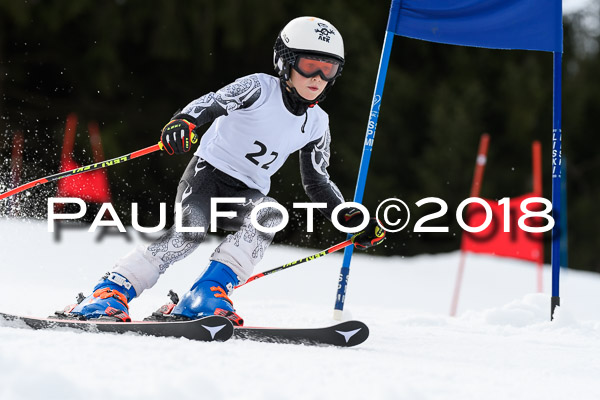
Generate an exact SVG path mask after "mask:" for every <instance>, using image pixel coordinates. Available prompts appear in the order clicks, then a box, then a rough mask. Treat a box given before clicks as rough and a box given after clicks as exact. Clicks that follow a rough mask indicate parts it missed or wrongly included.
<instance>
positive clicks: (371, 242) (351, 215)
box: [338, 207, 385, 250]
mask: <svg viewBox="0 0 600 400" xmlns="http://www.w3.org/2000/svg"><path fill="white" fill-rule="evenodd" d="M363 219H364V214H363V213H362V211H360V210H359V209H358V208H354V207H349V208H346V209H344V210H342V211H341V212H340V213H339V214H338V222H339V223H340V224H341V225H343V226H344V227H346V228H353V227H356V226H359V225H360V224H361V223H362V222H363ZM350 240H352V243H354V247H355V248H357V249H361V250H365V249H368V248H369V247H373V246H377V245H378V244H380V243H381V242H383V241H384V240H385V230H384V229H383V228H381V227H380V226H379V224H378V223H377V219H375V218H371V219H370V220H369V223H368V224H367V226H366V227H365V228H364V229H363V230H361V231H359V232H356V233H355V234H354V235H353V236H352V237H351V238H350Z"/></svg>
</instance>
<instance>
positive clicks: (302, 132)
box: [65, 17, 385, 325]
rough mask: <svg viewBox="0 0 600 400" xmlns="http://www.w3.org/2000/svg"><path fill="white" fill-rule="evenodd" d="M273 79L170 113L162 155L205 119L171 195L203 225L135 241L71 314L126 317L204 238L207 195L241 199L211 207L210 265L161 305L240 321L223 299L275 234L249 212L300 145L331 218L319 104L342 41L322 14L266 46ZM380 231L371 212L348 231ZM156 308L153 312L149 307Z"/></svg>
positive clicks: (263, 217) (176, 314)
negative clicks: (174, 300) (213, 241)
mask: <svg viewBox="0 0 600 400" xmlns="http://www.w3.org/2000/svg"><path fill="white" fill-rule="evenodd" d="M273 63H274V66H275V71H276V73H277V77H275V76H271V75H267V74H262V73H257V74H253V75H249V76H245V77H242V78H240V79H238V80H236V81H235V82H234V83H231V84H229V85H227V86H225V87H224V88H222V89H220V90H218V91H217V92H214V93H213V92H211V93H208V94H206V95H204V96H202V97H200V98H198V99H196V100H194V101H192V102H191V103H189V104H188V105H187V106H185V107H184V108H183V110H181V111H180V112H177V113H176V115H175V116H174V117H173V118H172V120H171V121H170V122H169V123H167V124H166V125H165V127H164V128H163V130H162V134H161V142H162V144H163V146H164V150H166V152H167V153H168V154H169V155H173V154H182V153H186V152H188V151H189V150H190V149H191V147H192V144H193V143H194V142H195V138H196V137H195V129H196V127H198V126H201V125H204V124H209V123H210V124H211V125H210V127H209V128H208V130H207V131H206V133H204V135H203V136H202V139H201V141H200V145H199V146H198V149H197V150H196V152H195V154H194V157H193V158H192V159H191V161H190V163H189V165H188V167H187V169H186V170H185V172H184V173H183V176H182V178H181V181H180V182H179V187H178V191H177V197H176V203H181V214H182V215H180V216H179V217H180V218H181V221H182V224H181V226H183V227H203V228H204V231H203V232H190V231H185V229H179V230H182V231H185V232H178V231H177V229H176V226H173V227H171V228H170V229H169V230H168V231H167V232H166V233H165V234H164V235H163V236H162V237H160V238H159V239H158V240H157V241H156V242H154V243H152V244H150V245H149V246H139V247H138V248H136V249H134V250H133V251H132V252H131V253H129V254H127V255H126V256H124V257H123V258H121V259H120V260H119V261H117V263H116V265H115V267H114V269H113V270H112V272H110V273H108V274H107V275H105V276H104V277H103V278H102V280H101V281H100V282H99V283H98V284H97V285H96V286H95V287H94V288H93V290H92V294H91V295H89V296H88V297H87V298H85V299H84V300H82V301H80V302H79V304H77V305H74V306H72V307H69V308H68V309H66V310H65V314H66V315H67V316H72V317H76V318H86V319H91V318H100V317H103V318H106V317H108V318H111V319H117V320H122V321H129V320H130V318H129V315H128V311H129V308H128V303H129V302H130V301H131V300H132V299H133V298H135V297H137V296H139V295H140V294H141V293H142V292H143V291H144V290H146V289H148V288H150V287H152V286H153V285H154V284H155V283H156V282H157V280H158V278H159V276H160V275H161V274H162V273H164V272H165V270H166V269H167V268H168V267H169V266H171V265H172V264H173V263H175V262H177V261H179V260H182V259H183V258H185V257H187V256H188V255H189V254H191V253H192V252H193V251H194V250H195V249H196V248H197V247H198V246H199V245H200V243H202V241H203V240H204V239H205V237H206V232H207V231H208V229H209V225H210V221H211V204H210V202H211V198H214V197H220V198H240V197H241V198H244V199H245V201H244V202H243V203H231V204H225V205H224V206H223V207H221V208H220V209H219V211H222V210H227V211H234V212H236V216H235V217H232V218H230V217H228V218H219V219H217V223H218V224H219V227H220V228H222V229H225V230H227V231H232V232H233V233H231V234H229V235H228V236H227V237H226V238H225V239H224V240H223V242H222V243H221V244H220V245H219V246H218V247H217V249H216V250H215V251H214V252H213V254H212V256H211V257H210V263H209V265H208V267H207V268H206V270H205V271H204V272H203V273H202V274H201V276H200V277H199V278H198V279H197V280H196V282H194V284H193V285H192V287H191V289H190V290H189V291H188V292H187V293H185V294H184V295H183V296H182V298H181V299H180V301H179V302H178V304H177V305H171V306H170V307H166V308H161V310H162V313H163V314H164V315H168V317H169V318H175V319H196V318H200V317H203V316H207V315H213V314H217V315H223V316H225V317H227V318H229V319H231V320H232V321H233V323H234V324H236V325H242V324H243V320H242V319H241V318H240V317H239V316H238V315H237V314H236V313H235V310H234V308H233V303H232V301H231V300H230V299H229V297H228V296H229V295H230V294H231V292H232V290H233V288H234V287H235V286H236V285H238V284H240V283H243V282H245V281H246V280H247V279H248V278H249V277H250V276H251V275H252V271H253V269H254V267H255V266H256V265H257V264H258V263H259V262H260V260H261V259H262V257H263V254H264V252H265V250H266V248H267V247H268V246H269V244H270V243H271V241H272V239H273V236H274V235H275V234H274V233H267V232H262V231H260V230H257V229H256V228H255V227H254V226H253V224H252V223H251V218H250V213H251V211H252V209H253V208H254V207H256V206H257V205H259V204H262V203H264V202H276V200H275V199H273V198H271V197H269V196H268V195H267V194H268V192H269V188H270V184H271V182H270V178H271V176H272V175H273V174H274V173H275V172H276V171H277V170H278V169H279V168H281V166H282V165H283V163H284V162H285V160H286V159H287V158H288V156H289V155H290V154H292V153H294V152H296V151H300V172H301V176H302V184H303V186H304V189H305V191H306V193H307V195H308V197H309V198H310V200H311V201H312V202H319V203H326V204H327V207H326V208H321V209H320V211H321V212H322V213H323V214H324V215H325V217H327V218H328V219H329V220H331V217H332V211H333V209H334V208H335V207H336V206H338V205H339V204H341V203H343V202H344V199H343V197H342V195H341V193H340V191H339V190H338V188H337V187H336V185H335V184H334V183H333V182H332V181H331V180H330V179H329V174H328V173H327V166H328V165H329V154H330V151H329V145H330V140H331V138H330V133H329V120H328V116H327V114H326V113H325V112H324V111H323V110H322V109H321V107H319V105H318V104H317V103H320V102H321V101H323V99H324V98H325V96H326V94H327V93H328V92H329V90H330V89H331V87H332V86H333V84H334V82H335V80H336V78H338V77H339V76H340V74H341V72H342V68H343V66H344V44H343V41H342V37H341V35H340V33H339V32H338V31H337V29H336V28H335V27H334V26H333V25H332V24H330V23H329V22H327V21H325V20H322V19H319V18H314V17H300V18H296V19H294V20H292V21H290V22H289V23H288V24H287V25H286V26H285V27H284V28H283V30H282V31H281V32H280V34H279V36H278V37H277V39H276V42H275V46H274V55H273ZM281 220H282V214H281V213H280V212H279V211H277V210H276V209H274V208H263V209H262V210H260V212H259V213H258V214H257V222H258V223H259V224H260V225H261V226H263V227H273V226H277V225H279V223H280V222H281ZM338 221H339V222H340V223H341V224H342V225H344V226H346V227H356V226H358V225H360V224H361V223H362V222H363V215H362V213H361V212H360V211H359V210H357V209H355V208H348V209H345V210H342V212H340V213H339V214H338ZM384 238H385V231H383V230H382V229H381V228H379V226H378V224H377V222H376V221H375V219H371V220H369V222H368V225H367V227H366V228H365V229H363V230H362V231H360V232H358V233H356V234H355V235H354V236H353V242H354V245H355V246H356V247H357V248H367V247H371V246H373V245H376V244H379V243H381V242H382V241H383V239H384ZM155 315H156V313H155Z"/></svg>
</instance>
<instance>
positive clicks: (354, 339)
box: [333, 321, 369, 347]
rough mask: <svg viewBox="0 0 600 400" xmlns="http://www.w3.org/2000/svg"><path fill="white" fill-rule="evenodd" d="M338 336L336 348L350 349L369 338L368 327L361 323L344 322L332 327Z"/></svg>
mask: <svg viewBox="0 0 600 400" xmlns="http://www.w3.org/2000/svg"><path fill="white" fill-rule="evenodd" d="M333 330H334V331H335V332H336V333H337V334H339V335H340V336H341V337H339V341H338V346H342V347H352V346H356V345H359V344H361V343H363V342H364V341H365V340H367V339H368V338H369V327H368V326H367V325H366V324H365V323H363V322H361V321H345V322H342V323H340V324H337V325H335V326H334V327H333Z"/></svg>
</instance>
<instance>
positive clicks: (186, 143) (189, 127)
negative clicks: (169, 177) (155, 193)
mask: <svg viewBox="0 0 600 400" xmlns="http://www.w3.org/2000/svg"><path fill="white" fill-rule="evenodd" d="M260 93H261V85H260V81H259V80H258V78H257V77H256V76H255V75H249V76H245V77H243V78H240V79H237V80H236V81H235V82H233V83H230V84H229V85H227V86H225V87H223V88H221V89H219V90H217V91H216V92H210V93H207V94H205V95H204V96H202V97H200V98H198V99H196V100H194V101H192V102H191V103H189V104H188V105H187V106H185V107H184V108H183V110H179V111H177V112H176V113H175V115H174V116H173V118H171V121H170V122H169V123H168V124H167V125H165V127H164V128H163V130H162V133H161V137H160V140H161V143H162V145H163V148H164V149H165V150H166V151H167V153H168V154H169V155H173V154H182V153H186V152H188V151H189V150H190V148H191V145H192V143H195V141H194V140H193V139H195V131H196V128H197V127H199V126H202V125H204V124H207V123H212V122H213V121H214V120H215V119H217V118H218V117H221V116H224V115H228V114H229V113H231V112H233V111H235V110H238V109H244V108H248V107H250V106H251V105H253V104H254V103H255V102H256V101H257V100H258V98H259V97H260ZM196 139H197V138H196Z"/></svg>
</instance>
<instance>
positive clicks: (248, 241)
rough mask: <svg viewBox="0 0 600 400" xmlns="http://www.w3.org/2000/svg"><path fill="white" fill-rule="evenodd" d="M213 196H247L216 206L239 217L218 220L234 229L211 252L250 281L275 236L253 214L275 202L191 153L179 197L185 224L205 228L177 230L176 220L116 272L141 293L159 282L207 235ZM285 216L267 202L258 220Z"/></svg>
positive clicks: (272, 221)
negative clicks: (254, 221) (262, 228)
mask: <svg viewBox="0 0 600 400" xmlns="http://www.w3.org/2000/svg"><path fill="white" fill-rule="evenodd" d="M213 197H226V198H233V197H243V198H245V199H246V200H245V202H244V203H243V204H221V206H219V207H218V208H217V210H218V211H234V212H235V213H236V216H235V217H226V218H222V217H221V218H219V219H217V222H218V227H219V228H221V229H224V230H226V231H232V232H233V233H231V234H229V235H227V237H226V238H225V239H224V240H223V242H222V243H221V244H220V245H219V246H218V247H217V248H216V249H215V251H214V252H213V253H212V255H211V257H210V259H211V260H215V261H219V262H221V263H223V264H225V265H227V266H229V267H230V268H231V269H232V270H233V272H234V273H236V274H237V276H238V278H239V279H240V283H243V282H245V281H246V280H247V279H248V278H249V277H250V276H251V275H252V271H253V270H254V266H255V265H256V264H258V263H259V262H260V260H261V259H262V257H263V255H264V252H265V250H266V249H267V247H268V246H269V244H271V241H272V240H273V237H274V236H275V233H265V232H261V231H259V230H258V229H256V228H255V227H254V225H253V224H252V223H251V220H250V213H251V211H252V209H253V208H254V207H256V206H257V205H258V204H261V203H263V202H276V201H275V200H274V199H273V198H271V197H268V196H265V195H264V194H262V193H261V192H259V191H258V190H255V189H250V188H248V187H247V186H246V185H245V184H244V183H242V182H241V181H239V180H237V179H235V178H232V177H231V176H229V175H227V174H225V173H223V172H221V171H219V170H217V169H216V168H214V167H213V166H212V165H210V164H208V163H207V162H206V161H204V160H202V159H200V158H198V157H193V158H192V160H191V161H190V163H189V165H188V167H187V169H186V170H185V172H184V174H183V176H182V178H181V181H180V182H179V187H178V190H177V198H176V202H177V203H181V207H182V208H181V209H182V224H181V225H182V226H183V227H203V228H204V232H177V229H176V227H175V225H174V226H172V227H171V228H170V229H169V230H168V231H167V232H166V233H165V234H164V235H162V236H161V237H160V238H159V239H158V240H156V241H155V242H154V243H151V244H150V245H148V246H138V247H136V248H135V249H134V250H133V251H131V252H130V253H129V254H127V255H125V256H124V257H122V258H121V259H119V260H118V261H117V263H116V265H115V268H114V270H113V271H114V272H116V273H119V274H121V275H123V276H124V277H126V278H127V279H128V280H129V282H131V284H132V285H133V287H134V288H135V291H136V293H137V295H138V296H139V295H140V294H141V293H142V292H143V291H144V290H145V289H148V288H150V287H152V286H154V284H155V283H156V282H157V281H158V278H159V276H160V275H161V274H162V273H164V272H165V271H166V270H167V268H169V267H170V266H171V265H172V264H173V263H175V262H177V261H179V260H182V259H183V258H185V257H187V256H188V255H190V254H191V253H192V252H193V251H194V250H195V249H196V248H197V247H198V246H199V245H200V243H202V242H203V241H204V239H205V238H206V233H207V232H208V230H209V225H210V216H211V211H210V210H211V208H210V202H211V198H213ZM282 218H283V216H282V214H281V213H280V212H279V211H278V210H277V209H275V208H272V207H265V208H263V209H261V210H260V211H259V213H258V215H257V218H256V219H257V222H258V223H259V224H260V225H261V226H264V227H274V226H277V225H279V224H280V222H281V221H282ZM180 230H183V229H180Z"/></svg>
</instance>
